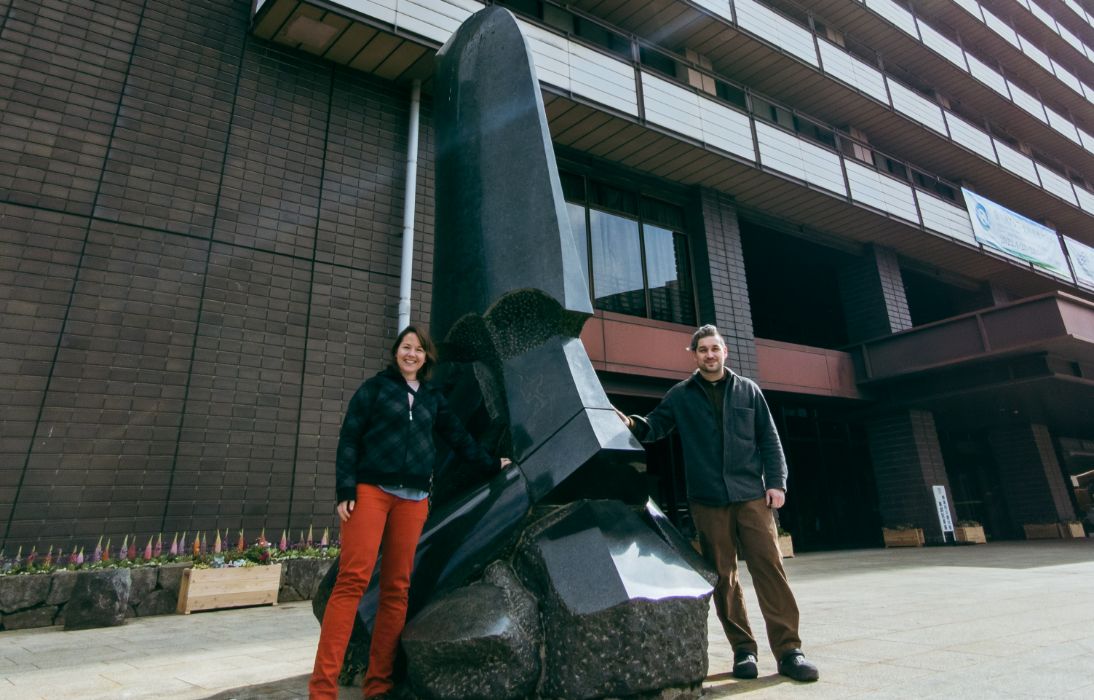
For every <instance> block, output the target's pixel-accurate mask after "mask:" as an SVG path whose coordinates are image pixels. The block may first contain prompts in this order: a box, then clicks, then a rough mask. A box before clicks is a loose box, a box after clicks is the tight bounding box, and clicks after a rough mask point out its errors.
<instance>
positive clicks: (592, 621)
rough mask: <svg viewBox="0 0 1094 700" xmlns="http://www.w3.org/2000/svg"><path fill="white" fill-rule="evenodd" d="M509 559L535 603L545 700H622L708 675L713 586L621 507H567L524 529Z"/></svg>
mask: <svg viewBox="0 0 1094 700" xmlns="http://www.w3.org/2000/svg"><path fill="white" fill-rule="evenodd" d="M515 561H516V565H517V570H518V572H519V574H520V576H521V578H522V580H523V581H524V582H525V583H526V584H528V587H529V588H530V589H531V590H532V591H533V593H535V594H536V596H537V597H538V598H539V601H540V609H541V612H542V620H543V627H544V637H545V640H546V645H545V656H544V663H545V669H544V681H543V686H542V688H541V693H542V694H543V695H544V696H547V697H565V698H594V697H603V696H628V695H634V694H636V693H646V692H653V691H659V690H660V689H663V688H671V687H688V686H691V685H693V684H696V683H699V682H700V681H702V679H703V678H704V677H705V676H706V670H707V658H706V649H707V611H708V603H709V598H710V593H711V590H712V587H711V585H710V584H709V583H708V582H707V581H706V580H705V579H704V578H703V577H702V576H700V575H699V574H698V573H697V572H696V571H695V570H694V569H693V568H692V567H691V566H690V565H688V563H687V561H686V560H685V559H684V558H683V557H681V555H680V554H679V553H678V552H677V551H676V550H675V548H674V547H672V545H670V544H669V543H667V542H666V541H665V540H663V539H661V537H659V536H658V535H657V534H656V533H655V532H654V531H653V530H652V529H650V526H649V525H648V524H647V523H645V522H643V520H642V518H640V517H639V516H638V515H637V514H636V513H634V512H633V511H632V510H630V509H629V508H627V507H626V506H625V505H624V504H622V503H619V502H617V501H579V502H576V503H572V504H569V505H567V506H564V507H563V508H561V509H559V510H558V511H557V512H555V513H553V514H551V515H550V516H548V517H545V518H543V519H542V520H541V521H539V522H536V523H533V524H532V525H531V526H530V527H529V528H527V529H526V530H525V533H524V537H523V539H522V545H521V547H520V548H519V549H518V552H517V556H516V560H515Z"/></svg>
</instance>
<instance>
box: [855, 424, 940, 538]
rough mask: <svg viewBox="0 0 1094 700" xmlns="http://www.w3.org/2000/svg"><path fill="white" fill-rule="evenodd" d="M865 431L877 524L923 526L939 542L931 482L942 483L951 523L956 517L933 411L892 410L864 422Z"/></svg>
mask: <svg viewBox="0 0 1094 700" xmlns="http://www.w3.org/2000/svg"><path fill="white" fill-rule="evenodd" d="M866 431H867V435H868V439H869V444H870V457H871V460H872V462H873V466H874V477H875V479H876V483H877V490H878V507H879V509H880V511H881V519H882V523H883V524H884V525H886V526H893V525H901V524H905V523H908V524H912V525H915V526H916V527H922V528H923V530H924V534H925V535H926V537H927V539H928V540H929V541H934V542H941V541H942V526H941V524H940V523H939V522H938V511H937V509H936V507H935V502H934V493H933V491H932V488H931V487H932V486H934V485H935V484H941V485H943V486H945V487H946V491H947V493H948V495H949V496H950V500H951V503H950V518H951V519H954V522H956V517H957V516H956V515H955V513H954V511H953V503H952V499H953V494H952V492H950V480H949V477H948V476H947V475H946V465H945V463H944V462H943V461H942V449H941V447H940V446H939V443H938V431H937V429H936V427H935V422H934V414H932V413H931V412H930V411H922V410H916V409H912V410H906V411H894V412H892V413H888V414H884V415H880V416H877V417H875V418H874V419H873V420H870V421H869V422H867V424H866Z"/></svg>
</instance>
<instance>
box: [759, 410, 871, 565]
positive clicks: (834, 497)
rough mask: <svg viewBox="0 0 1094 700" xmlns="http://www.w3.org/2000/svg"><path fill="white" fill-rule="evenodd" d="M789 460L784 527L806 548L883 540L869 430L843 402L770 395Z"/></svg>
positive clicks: (852, 545) (800, 547)
mask: <svg viewBox="0 0 1094 700" xmlns="http://www.w3.org/2000/svg"><path fill="white" fill-rule="evenodd" d="M767 400H768V404H769V405H770V407H771V412H772V414H773V415H774V416H775V420H776V421H777V422H778V427H779V435H780V437H781V438H782V442H783V450H785V452H786V461H787V464H788V465H789V470H790V477H789V479H788V482H787V499H786V505H785V506H783V508H782V509H781V510H780V511H779V523H780V525H781V527H782V528H783V529H784V530H786V531H787V532H789V533H790V534H791V535H793V536H794V548H795V549H798V550H802V551H809V550H822V549H848V548H856V547H873V546H877V545H880V544H881V515H880V512H879V510H878V501H877V488H876V486H875V484H874V472H873V467H872V466H871V463H870V454H869V447H868V445H867V442H866V432H865V429H864V428H863V427H862V425H861V424H859V423H856V422H854V421H852V420H849V419H848V418H847V417H845V416H844V415H843V413H844V411H843V409H842V408H841V407H840V406H836V405H829V404H826V403H815V402H811V401H809V400H803V399H802V397H800V396H794V395H780V394H776V393H769V394H767Z"/></svg>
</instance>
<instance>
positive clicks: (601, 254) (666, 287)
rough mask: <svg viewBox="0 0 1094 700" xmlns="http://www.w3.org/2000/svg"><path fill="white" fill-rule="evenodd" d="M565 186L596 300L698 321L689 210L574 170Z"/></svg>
mask: <svg viewBox="0 0 1094 700" xmlns="http://www.w3.org/2000/svg"><path fill="white" fill-rule="evenodd" d="M562 189H563V192H564V193H565V196H566V199H567V200H568V201H567V205H566V207H567V212H568V214H569V218H570V226H571V228H572V230H573V233H574V240H575V242H576V243H577V246H578V250H579V253H580V254H581V257H582V261H581V264H582V271H583V272H584V273H585V275H586V279H588V280H589V288H590V292H591V294H592V296H593V306H595V307H596V308H598V309H602V310H604V311H613V312H615V313H621V314H627V315H630V316H642V317H645V318H653V319H657V320H660V321H669V322H672V323H683V324H688V325H694V324H695V294H694V287H693V285H692V273H691V258H690V254H689V250H688V238H687V235H686V234H685V233H684V232H683V229H684V225H683V224H684V214H683V211H682V210H681V209H680V208H679V207H678V206H676V205H673V204H669V203H668V202H663V201H661V200H657V199H653V198H651V197H644V196H642V195H641V194H640V193H638V192H636V191H633V190H628V189H623V188H619V187H614V186H612V185H608V184H606V183H603V182H599V181H596V180H591V179H586V178H584V177H582V176H580V175H573V174H570V173H562ZM590 270H591V274H590Z"/></svg>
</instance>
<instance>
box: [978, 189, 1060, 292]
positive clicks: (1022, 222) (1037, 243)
mask: <svg viewBox="0 0 1094 700" xmlns="http://www.w3.org/2000/svg"><path fill="white" fill-rule="evenodd" d="M961 193H962V194H963V195H964V196H965V208H966V209H967V210H968V212H969V221H970V222H971V223H972V233H973V236H975V237H976V241H977V243H980V244H981V245H984V246H987V247H988V248H992V249H993V250H997V251H999V252H1000V253H1003V254H1004V255H1007V256H1008V257H1012V258H1017V259H1018V260H1021V261H1023V262H1028V263H1032V264H1033V265H1035V266H1036V267H1039V268H1041V269H1042V270H1044V271H1045V272H1048V273H1051V274H1053V275H1056V276H1057V277H1062V278H1064V279H1066V280H1070V279H1071V271H1070V270H1068V267H1067V258H1066V257H1064V249H1063V247H1062V246H1061V245H1060V237H1059V236H1058V235H1056V232H1055V231H1053V230H1052V229H1050V228H1049V227H1047V226H1043V225H1041V224H1039V223H1037V222H1036V221H1033V220H1032V219H1027V218H1026V217H1024V216H1022V215H1021V214H1019V213H1018V212H1014V211H1011V210H1010V209H1007V208H1006V207H1004V206H1002V205H1000V204H996V203H995V202H993V201H991V200H990V199H985V198H984V197H981V196H980V195H978V194H976V193H975V192H972V191H970V190H967V189H965V188H964V187H962V188H961Z"/></svg>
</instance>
